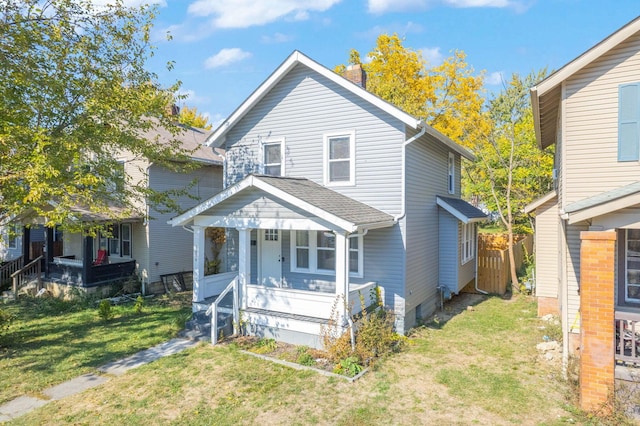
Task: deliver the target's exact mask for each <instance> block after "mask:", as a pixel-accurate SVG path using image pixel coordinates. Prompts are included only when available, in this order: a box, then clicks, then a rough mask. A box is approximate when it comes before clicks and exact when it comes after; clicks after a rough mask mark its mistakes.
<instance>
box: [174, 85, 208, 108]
mask: <svg viewBox="0 0 640 426" xmlns="http://www.w3.org/2000/svg"><path fill="white" fill-rule="evenodd" d="M178 94H179V95H183V96H186V97H185V98H184V99H181V101H180V102H181V103H183V104H186V105H190V106H193V105H199V104H204V103H207V102H209V101H210V100H211V98H209V97H208V96H200V95H197V94H196V92H195V90H191V89H183V90H180V91H179V92H178Z"/></svg>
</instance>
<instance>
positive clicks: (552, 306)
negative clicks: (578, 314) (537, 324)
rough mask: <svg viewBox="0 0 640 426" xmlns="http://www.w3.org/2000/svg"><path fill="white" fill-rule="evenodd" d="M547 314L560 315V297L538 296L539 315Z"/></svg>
mask: <svg viewBox="0 0 640 426" xmlns="http://www.w3.org/2000/svg"><path fill="white" fill-rule="evenodd" d="M547 314H551V315H556V316H558V315H560V306H559V305H558V298H557V297H543V296H538V316H539V317H543V316H545V315H547Z"/></svg>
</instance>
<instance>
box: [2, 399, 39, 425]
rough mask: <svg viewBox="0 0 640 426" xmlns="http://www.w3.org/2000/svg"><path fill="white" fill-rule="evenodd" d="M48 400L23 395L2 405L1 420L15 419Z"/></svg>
mask: <svg viewBox="0 0 640 426" xmlns="http://www.w3.org/2000/svg"><path fill="white" fill-rule="evenodd" d="M47 402H49V401H47V400H44V399H38V398H33V397H31V396H21V397H18V398H16V399H14V400H13V401H9V402H7V403H6V404H3V405H0V422H6V421H9V420H11V419H15V418H16V417H19V416H21V415H23V414H25V413H28V412H29V411H31V410H35V409H36V408H38V407H42V406H43V405H45V404H46V403H47Z"/></svg>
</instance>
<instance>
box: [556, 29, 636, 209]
mask: <svg viewBox="0 0 640 426" xmlns="http://www.w3.org/2000/svg"><path fill="white" fill-rule="evenodd" d="M638 70H640V34H636V35H634V36H633V37H631V38H630V39H629V40H627V41H626V42H624V43H622V44H620V45H619V46H617V47H616V48H614V49H612V50H611V51H610V52H608V53H607V54H605V55H603V56H602V57H601V58H600V59H598V60H597V61H595V62H594V63H593V64H591V65H589V66H588V67H585V68H584V69H583V70H581V71H580V72H578V73H576V74H575V75H574V76H572V77H571V78H570V79H569V80H567V82H566V89H565V97H564V106H565V111H564V120H565V123H564V124H565V133H564V135H565V144H566V145H565V147H564V151H563V153H564V168H565V170H564V173H565V185H566V187H565V188H564V193H563V194H561V195H562V197H563V205H565V206H566V205H567V204H570V203H573V202H575V201H578V200H581V199H584V198H587V197H590V196H593V195H596V194H599V193H601V192H605V191H609V190H612V189H615V188H618V187H621V186H624V185H627V184H630V183H632V182H636V181H637V180H638V176H639V175H640V163H639V162H637V161H630V162H618V151H617V147H618V87H619V85H620V84H622V83H630V82H640V73H638Z"/></svg>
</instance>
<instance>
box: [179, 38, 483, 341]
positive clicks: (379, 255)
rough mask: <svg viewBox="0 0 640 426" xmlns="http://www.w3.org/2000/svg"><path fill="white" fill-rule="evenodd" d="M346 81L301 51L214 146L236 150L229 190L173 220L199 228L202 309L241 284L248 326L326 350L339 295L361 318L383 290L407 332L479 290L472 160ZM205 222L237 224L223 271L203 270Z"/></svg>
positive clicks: (231, 155)
mask: <svg viewBox="0 0 640 426" xmlns="http://www.w3.org/2000/svg"><path fill="white" fill-rule="evenodd" d="M347 75H350V76H351V77H352V80H351V81H350V80H348V79H346V78H344V77H342V76H340V75H338V74H336V73H334V72H333V71H331V70H329V69H327V68H325V67H324V66H322V65H320V64H318V63H317V62H315V61H313V60H312V59H310V58H308V57H307V56H305V55H304V54H302V53H300V52H298V51H294V52H293V53H292V54H291V55H290V56H289V57H288V58H287V59H286V60H285V61H284V62H283V63H282V64H281V65H280V66H279V67H278V68H277V69H276V70H275V71H274V72H273V73H272V74H271V75H270V76H269V78H268V79H267V80H266V81H265V82H264V83H263V84H262V85H260V86H259V87H258V88H257V89H256V90H255V91H254V92H253V93H252V94H251V96H250V97H249V98H248V99H247V100H246V101H245V102H244V103H243V104H242V105H240V107H239V108H238V109H236V110H235V111H234V112H233V114H232V115H231V116H230V117H229V118H228V119H227V120H226V121H225V122H223V123H222V125H221V126H220V127H219V128H218V129H217V130H215V131H214V132H213V133H212V135H211V136H210V137H209V138H208V141H207V144H208V145H211V146H212V147H220V148H223V149H224V150H225V151H226V158H225V183H226V184H225V189H224V190H223V191H222V192H221V193H220V194H217V195H216V196H214V197H213V198H210V199H209V200H207V201H205V202H203V203H201V204H200V205H198V206H197V207H195V208H193V209H192V210H189V211H187V212H186V213H184V214H182V215H180V216H178V217H176V218H174V219H173V220H172V221H171V223H172V224H173V225H174V226H183V227H184V226H187V227H190V228H191V229H192V230H193V232H194V253H195V258H194V266H193V269H194V311H198V310H204V309H207V307H208V304H209V303H210V302H211V301H212V300H214V299H215V296H216V295H218V294H220V293H221V292H222V291H223V290H224V289H225V288H229V289H231V288H233V287H234V286H235V288H236V289H237V293H236V294H237V295H238V300H239V302H238V303H239V305H240V306H239V309H240V310H241V311H242V320H243V321H246V322H247V324H248V326H249V327H248V328H249V331H250V332H252V333H255V334H259V335H265V336H273V337H275V338H277V339H279V340H283V341H290V342H293V343H306V344H309V345H313V346H319V345H320V344H319V341H318V335H319V333H320V327H321V325H322V324H326V322H327V319H328V318H329V316H330V314H331V312H332V305H334V303H335V301H336V300H341V299H342V298H345V299H346V305H347V306H349V308H346V310H347V311H350V313H355V312H357V311H359V310H360V305H361V303H360V295H362V296H363V297H364V298H365V304H367V305H368V304H370V303H371V299H372V298H371V294H372V289H373V288H375V287H376V286H378V288H379V289H380V290H381V292H382V293H383V298H384V303H385V304H386V305H387V306H388V307H389V308H390V309H391V310H392V311H393V312H394V313H395V314H396V325H397V328H398V330H399V331H401V332H402V331H404V330H406V329H408V328H410V327H412V326H414V325H416V323H417V322H419V321H420V320H421V319H422V318H424V317H426V316H427V315H429V314H431V313H433V312H434V310H435V309H436V307H437V306H438V305H439V303H440V296H439V293H438V292H439V287H441V288H442V289H444V288H445V287H446V288H447V289H448V291H449V292H451V293H458V292H459V291H460V290H461V289H462V288H463V287H464V286H465V285H467V284H469V283H473V281H474V278H475V262H476V222H478V221H479V220H483V219H484V218H485V215H484V214H483V213H482V212H481V211H479V210H478V209H476V208H474V207H472V206H470V205H469V204H467V203H466V202H464V201H462V200H461V199H460V163H461V159H462V157H464V158H467V159H472V158H473V157H472V155H471V154H470V153H469V152H468V151H467V150H466V149H464V148H463V147H461V146H460V145H458V144H456V143H454V142H453V141H452V140H450V139H449V138H447V137H446V136H444V135H442V134H441V133H439V132H437V131H436V130H434V129H433V128H431V127H429V126H428V125H426V124H425V123H423V122H422V121H421V120H418V119H416V118H414V117H412V116H410V115H408V114H406V113H405V112H403V111H402V110H400V109H398V108H396V107H395V106H393V105H391V104H389V103H387V102H386V101H384V100H382V99H380V98H379V97H377V96H375V95H373V94H371V93H369V92H367V91H366V90H365V88H363V87H361V86H360V85H358V84H356V83H354V82H352V81H358V82H365V81H366V76H365V75H364V73H363V71H362V70H361V69H360V68H359V67H358V66H354V67H351V68H350V69H348V70H347ZM354 76H355V77H354ZM209 227H222V228H225V229H226V230H227V237H228V238H227V251H226V256H227V262H226V267H225V270H226V271H227V272H225V273H223V274H219V275H209V276H205V275H204V272H203V263H204V256H205V253H206V242H205V232H206V229H207V228H209ZM337 310H338V313H339V314H340V316H343V317H344V320H345V321H348V320H349V319H350V315H349V314H348V312H345V308H344V305H343V304H342V302H340V303H338V305H337Z"/></svg>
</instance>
